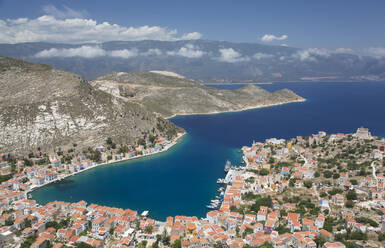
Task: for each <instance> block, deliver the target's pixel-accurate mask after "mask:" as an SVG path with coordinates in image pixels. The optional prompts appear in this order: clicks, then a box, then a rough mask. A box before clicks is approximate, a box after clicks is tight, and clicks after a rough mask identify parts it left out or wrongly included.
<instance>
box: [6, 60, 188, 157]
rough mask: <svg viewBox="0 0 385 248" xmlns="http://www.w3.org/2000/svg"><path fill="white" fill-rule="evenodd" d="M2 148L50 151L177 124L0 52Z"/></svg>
mask: <svg viewBox="0 0 385 248" xmlns="http://www.w3.org/2000/svg"><path fill="white" fill-rule="evenodd" d="M0 127H1V128H0V151H7V152H9V151H12V152H15V153H26V152H29V151H34V150H36V148H37V147H40V148H41V149H42V150H43V151H51V150H54V149H56V148H58V147H65V146H66V145H72V143H77V144H79V146H83V147H88V146H91V147H94V146H95V145H98V144H102V143H104V141H105V140H106V138H107V137H111V138H112V139H113V140H114V141H115V142H116V143H117V144H120V143H128V142H134V141H135V140H136V139H137V138H142V137H143V136H145V135H149V134H160V135H162V136H174V135H176V133H177V132H181V131H182V129H180V128H178V127H176V126H175V125H173V124H172V123H171V122H169V121H168V120H165V119H163V118H161V117H159V116H157V115H156V114H154V113H153V112H152V111H149V110H148V109H146V108H144V107H143V106H141V105H140V104H138V103H135V102H129V101H124V100H122V99H120V98H118V97H115V96H113V95H110V94H108V93H106V92H104V91H101V90H98V89H95V88H93V87H92V86H91V85H90V84H89V83H88V82H87V81H85V80H84V79H82V78H81V77H79V76H77V75H75V74H72V73H68V72H64V71H59V70H56V69H54V68H52V67H50V66H47V65H35V64H30V63H27V62H24V61H22V60H15V59H10V58H4V57H0Z"/></svg>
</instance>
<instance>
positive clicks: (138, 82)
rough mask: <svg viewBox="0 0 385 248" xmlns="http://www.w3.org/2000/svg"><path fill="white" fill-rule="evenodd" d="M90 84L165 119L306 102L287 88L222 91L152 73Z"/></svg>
mask: <svg viewBox="0 0 385 248" xmlns="http://www.w3.org/2000/svg"><path fill="white" fill-rule="evenodd" d="M91 85H93V86H94V87H95V88H98V89H100V90H102V91H105V92H107V93H109V94H111V95H114V96H116V97H118V98H120V99H122V100H124V101H126V102H136V103H140V104H142V105H143V106H146V107H147V108H148V109H151V110H152V111H155V112H157V113H159V114H161V115H162V116H163V117H169V116H173V115H182V114H194V113H219V112H226V111H238V110H243V109H248V108H255V107H262V106H270V105H276V104H282V103H289V102H296V101H303V100H304V99H303V98H302V97H300V96H298V95H296V94H295V93H294V92H292V91H291V90H288V89H284V90H280V91H277V92H273V93H271V92H269V91H266V90H264V89H262V88H260V87H257V86H255V85H247V86H245V87H243V88H240V89H237V90H220V89H216V88H211V87H206V86H203V85H201V84H199V83H196V82H194V81H192V80H188V79H184V78H180V77H171V76H166V75H161V74H159V73H152V72H147V73H146V72H135V73H132V72H131V73H123V72H120V73H113V74H108V75H104V76H102V77H99V78H97V79H95V80H94V81H92V82H91Z"/></svg>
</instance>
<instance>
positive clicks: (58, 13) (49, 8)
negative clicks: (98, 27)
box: [43, 4, 87, 19]
mask: <svg viewBox="0 0 385 248" xmlns="http://www.w3.org/2000/svg"><path fill="white" fill-rule="evenodd" d="M43 11H44V13H45V14H47V15H49V16H54V17H55V18H57V19H66V18H84V17H85V16H86V15H87V12H86V11H76V10H73V9H71V8H69V7H67V6H65V5H64V6H63V9H62V10H60V9H58V8H56V7H55V6H54V5H52V4H49V5H45V6H43Z"/></svg>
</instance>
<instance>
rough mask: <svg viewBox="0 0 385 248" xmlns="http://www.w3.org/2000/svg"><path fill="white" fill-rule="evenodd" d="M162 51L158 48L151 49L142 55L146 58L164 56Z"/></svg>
mask: <svg viewBox="0 0 385 248" xmlns="http://www.w3.org/2000/svg"><path fill="white" fill-rule="evenodd" d="M162 54H163V53H162V51H161V50H160V49H158V48H150V49H148V50H147V52H144V53H142V55H144V56H152V55H158V56H159V55H162Z"/></svg>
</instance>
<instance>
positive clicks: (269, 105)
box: [164, 98, 307, 119]
mask: <svg viewBox="0 0 385 248" xmlns="http://www.w3.org/2000/svg"><path fill="white" fill-rule="evenodd" d="M306 101H307V99H306V98H302V99H299V100H295V101H290V102H279V103H272V104H261V105H256V106H249V107H245V108H241V109H237V110H228V111H212V112H207V113H178V114H173V115H171V116H167V117H164V118H165V119H172V118H174V117H177V116H188V115H214V114H226V113H237V112H243V111H247V110H252V109H259V108H268V107H274V106H280V105H285V104H289V103H297V102H306Z"/></svg>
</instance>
